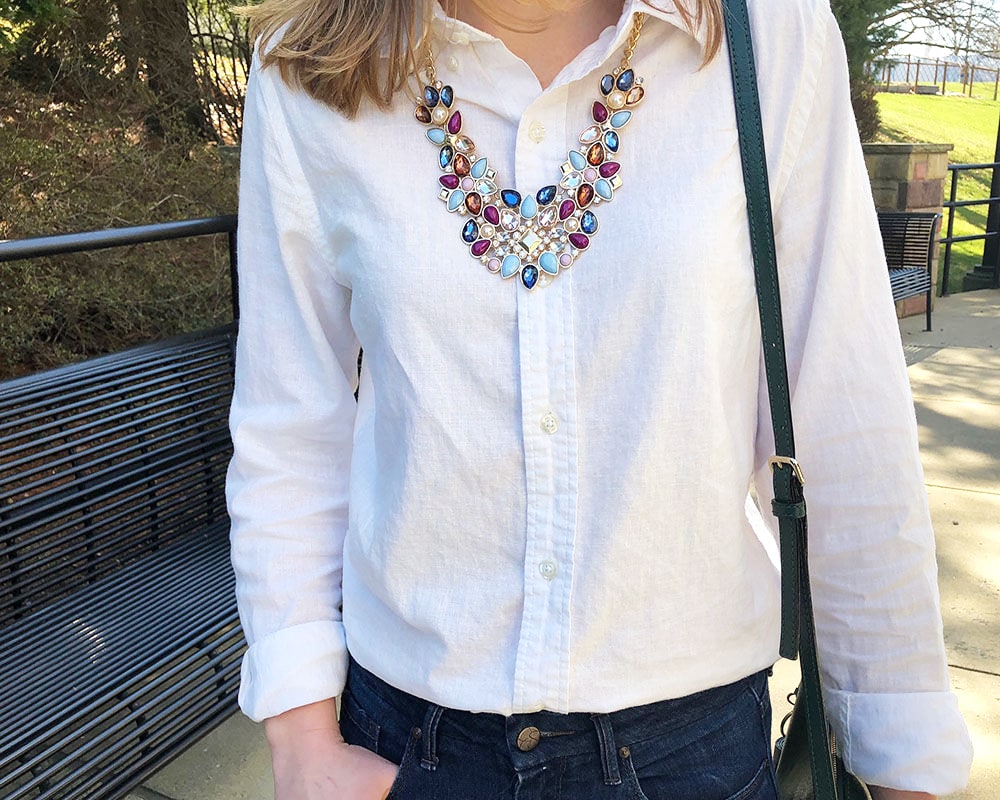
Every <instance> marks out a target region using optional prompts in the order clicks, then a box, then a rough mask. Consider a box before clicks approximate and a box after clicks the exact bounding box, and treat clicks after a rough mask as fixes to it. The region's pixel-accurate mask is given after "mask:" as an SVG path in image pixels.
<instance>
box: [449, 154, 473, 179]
mask: <svg viewBox="0 0 1000 800" xmlns="http://www.w3.org/2000/svg"><path fill="white" fill-rule="evenodd" d="M451 166H452V169H454V170H455V174H456V175H458V176H460V177H465V176H466V175H468V174H469V172H470V171H471V170H472V164H470V163H469V159H467V158H466V157H465V156H463V155H462V154H461V153H459V154H458V155H457V156H455V162H454V163H453V164H452V165H451Z"/></svg>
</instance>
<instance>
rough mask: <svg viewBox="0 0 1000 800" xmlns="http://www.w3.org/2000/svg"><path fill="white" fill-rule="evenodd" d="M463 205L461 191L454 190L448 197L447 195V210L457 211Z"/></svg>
mask: <svg viewBox="0 0 1000 800" xmlns="http://www.w3.org/2000/svg"><path fill="white" fill-rule="evenodd" d="M464 203H465V192H463V191H462V190H461V189H456V190H455V191H454V192H452V193H451V194H450V195H448V210H449V211H458V209H460V208H461V207H462V205H463V204H464Z"/></svg>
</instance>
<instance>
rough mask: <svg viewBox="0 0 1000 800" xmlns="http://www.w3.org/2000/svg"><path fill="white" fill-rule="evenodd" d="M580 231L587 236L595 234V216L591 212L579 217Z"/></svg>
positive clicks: (585, 212)
mask: <svg viewBox="0 0 1000 800" xmlns="http://www.w3.org/2000/svg"><path fill="white" fill-rule="evenodd" d="M580 230H581V231H583V232H584V233H586V234H587V235H588V236H592V235H594V234H595V233H597V214H595V213H594V212H593V211H584V212H583V214H582V215H581V216H580Z"/></svg>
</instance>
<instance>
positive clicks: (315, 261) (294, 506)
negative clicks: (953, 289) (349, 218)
mask: <svg viewBox="0 0 1000 800" xmlns="http://www.w3.org/2000/svg"><path fill="white" fill-rule="evenodd" d="M276 73H277V70H276V69H268V70H261V68H260V64H259V61H258V60H257V58H256V57H255V59H254V64H253V68H252V70H251V75H250V79H249V84H248V88H247V98H246V108H245V114H244V127H243V143H242V153H241V167H240V199H239V237H238V246H239V250H238V255H239V295H240V309H241V319H240V328H239V336H238V339H237V347H236V388H235V394H234V398H233V405H232V411H231V414H230V429H231V432H232V438H233V447H234V455H233V459H232V462H231V464H230V467H229V474H228V479H227V488H226V492H227V499H228V504H229V512H230V516H231V518H232V529H231V540H232V562H233V567H234V570H235V573H236V595H237V601H238V605H239V611H240V619H241V621H242V624H243V629H244V631H245V633H246V638H247V642H248V643H249V649H248V651H247V653H246V654H245V656H244V658H243V664H242V681H241V686H240V694H239V702H240V706H241V708H242V709H243V711H244V712H245V713H246V714H247V715H248V716H249V717H251V718H252V719H254V720H258V721H259V720H262V719H264V718H267V717H271V716H274V715H276V714H279V713H281V712H283V711H286V710H288V709H290V708H294V707H297V706H301V705H305V704H307V703H311V702H315V701H319V700H323V699H327V698H330V697H334V696H336V695H337V694H339V693H340V691H341V689H342V688H343V685H344V681H345V677H346V668H347V647H346V643H345V638H344V631H343V625H342V623H341V613H340V602H341V592H340V586H341V573H342V561H343V542H344V536H345V533H346V529H347V519H348V516H347V514H348V483H349V470H350V458H351V449H352V437H353V428H354V418H355V413H356V403H355V399H354V391H355V389H356V386H357V363H358V353H359V348H358V343H357V339H356V336H355V334H354V332H353V330H352V327H351V322H350V316H349V310H350V292H349V291H348V290H347V289H345V288H344V287H343V286H341V285H339V284H337V283H336V282H335V281H334V280H333V277H332V273H333V270H332V266H331V265H332V264H333V259H334V255H333V253H332V252H331V250H332V248H331V247H330V244H329V240H328V239H327V237H326V235H325V234H324V226H323V225H321V224H320V214H319V210H318V207H317V200H316V197H315V196H314V194H313V193H312V192H311V191H310V180H309V177H310V176H309V170H308V169H306V168H305V167H304V164H303V162H302V159H301V158H300V157H299V155H298V152H297V143H298V142H297V134H296V132H295V129H294V126H293V124H292V119H293V117H294V116H295V115H294V114H293V113H290V112H289V110H288V104H289V103H290V102H291V97H292V92H291V91H290V90H289V89H287V88H286V87H285V86H284V85H283V84H282V83H281V81H280V78H279V77H278V76H277V74H276Z"/></svg>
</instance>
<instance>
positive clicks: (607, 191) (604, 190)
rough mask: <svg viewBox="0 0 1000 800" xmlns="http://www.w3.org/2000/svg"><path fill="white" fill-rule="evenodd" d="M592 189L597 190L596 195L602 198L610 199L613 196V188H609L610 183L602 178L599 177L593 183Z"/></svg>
mask: <svg viewBox="0 0 1000 800" xmlns="http://www.w3.org/2000/svg"><path fill="white" fill-rule="evenodd" d="M594 191H595V192H597V194H598V196H599V197H600V198H601V199H602V200H610V199H611V198H612V197H614V196H615V192H614V189H612V188H611V184H610V183H609V182H608V181H607V180H605V179H604V178H600V179H599V180H598V181H596V182H595V183H594Z"/></svg>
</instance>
